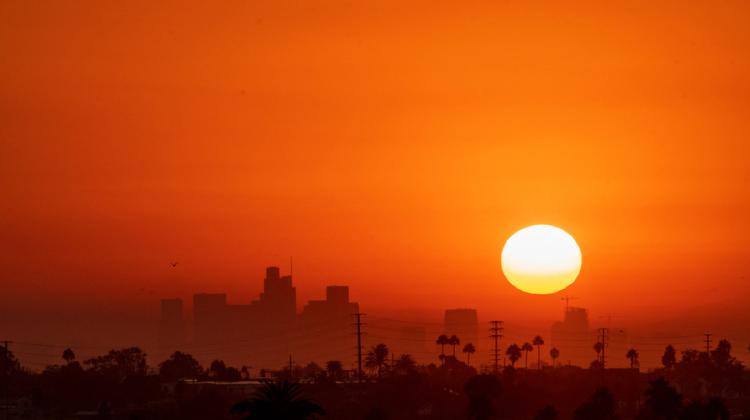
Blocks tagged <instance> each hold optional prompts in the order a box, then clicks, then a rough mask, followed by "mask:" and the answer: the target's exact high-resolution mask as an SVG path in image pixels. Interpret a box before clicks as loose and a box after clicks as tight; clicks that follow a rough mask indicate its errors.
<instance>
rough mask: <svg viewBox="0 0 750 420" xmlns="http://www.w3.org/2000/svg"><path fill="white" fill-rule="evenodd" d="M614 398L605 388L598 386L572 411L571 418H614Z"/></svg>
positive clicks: (584, 419)
mask: <svg viewBox="0 0 750 420" xmlns="http://www.w3.org/2000/svg"><path fill="white" fill-rule="evenodd" d="M615 407H616V405H615V398H614V397H613V396H612V393H611V392H609V390H608V389H607V388H599V389H597V390H596V391H595V392H594V395H592V396H591V398H589V400H588V401H586V402H585V403H583V405H581V406H580V407H578V408H577V409H576V411H575V412H574V413H573V420H614V419H617V416H616V414H615Z"/></svg>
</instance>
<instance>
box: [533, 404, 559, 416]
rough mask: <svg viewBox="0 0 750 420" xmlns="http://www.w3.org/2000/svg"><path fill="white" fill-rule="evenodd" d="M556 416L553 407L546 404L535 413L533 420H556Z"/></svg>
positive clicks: (556, 413)
mask: <svg viewBox="0 0 750 420" xmlns="http://www.w3.org/2000/svg"><path fill="white" fill-rule="evenodd" d="M557 416H558V412H557V410H555V407H553V406H551V405H549V404H547V405H545V406H544V407H542V409H541V410H539V411H537V412H536V414H535V415H534V420H557Z"/></svg>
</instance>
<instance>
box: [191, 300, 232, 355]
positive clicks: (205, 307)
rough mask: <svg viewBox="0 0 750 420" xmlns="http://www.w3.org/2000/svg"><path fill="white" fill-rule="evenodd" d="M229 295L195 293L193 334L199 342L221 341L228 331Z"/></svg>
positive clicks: (211, 342) (212, 342)
mask: <svg viewBox="0 0 750 420" xmlns="http://www.w3.org/2000/svg"><path fill="white" fill-rule="evenodd" d="M227 321H228V317H227V295H226V294H224V293H199V294H196V295H193V334H194V340H195V342H196V343H198V344H215V343H221V342H223V341H224V340H225V339H226V331H227V327H228V324H227Z"/></svg>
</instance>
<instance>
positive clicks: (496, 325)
mask: <svg viewBox="0 0 750 420" xmlns="http://www.w3.org/2000/svg"><path fill="white" fill-rule="evenodd" d="M502 332H503V321H490V338H491V339H492V340H493V341H494V346H493V350H492V360H493V362H494V365H495V373H497V372H498V362H499V361H500V353H501V351H500V348H499V347H498V344H499V340H500V339H501V338H503V334H502Z"/></svg>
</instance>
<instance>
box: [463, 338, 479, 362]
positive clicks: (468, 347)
mask: <svg viewBox="0 0 750 420" xmlns="http://www.w3.org/2000/svg"><path fill="white" fill-rule="evenodd" d="M476 352H477V349H476V347H474V345H473V344H471V343H466V345H465V346H464V353H466V364H467V365H468V364H469V362H470V360H471V355H472V354H474V353H476Z"/></svg>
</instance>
